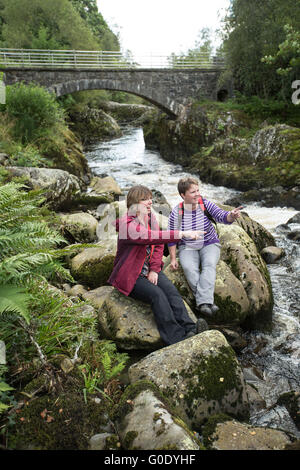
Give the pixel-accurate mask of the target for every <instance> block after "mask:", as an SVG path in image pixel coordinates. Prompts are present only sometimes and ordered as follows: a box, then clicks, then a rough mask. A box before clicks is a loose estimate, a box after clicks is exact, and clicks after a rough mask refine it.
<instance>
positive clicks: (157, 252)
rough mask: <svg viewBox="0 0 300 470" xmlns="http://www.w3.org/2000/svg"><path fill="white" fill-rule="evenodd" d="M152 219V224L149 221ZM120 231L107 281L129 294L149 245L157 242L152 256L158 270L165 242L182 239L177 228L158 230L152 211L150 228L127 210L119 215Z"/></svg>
mask: <svg viewBox="0 0 300 470" xmlns="http://www.w3.org/2000/svg"><path fill="white" fill-rule="evenodd" d="M150 222H151V224H150ZM115 224H116V230H117V232H119V237H118V248H117V254H116V257H115V261H114V266H113V271H112V273H111V276H110V278H109V279H108V283H109V284H111V285H113V286H114V287H115V288H116V289H118V290H119V291H120V292H122V293H123V294H125V295H129V294H130V292H131V291H132V289H133V288H134V285H135V283H136V280H137V278H138V276H139V274H140V272H141V270H142V267H143V265H144V261H145V258H146V247H147V245H154V249H153V250H152V253H151V258H150V270H151V271H155V272H157V273H159V272H160V271H161V269H162V267H163V262H162V257H163V251H164V243H169V242H171V241H175V242H176V241H179V240H180V238H179V231H178V230H159V226H158V223H157V220H156V219H155V217H154V216H153V214H151V221H150V217H149V224H150V225H151V228H150V225H149V226H148V228H146V227H145V226H144V225H143V224H141V223H140V222H139V221H138V219H137V218H136V217H134V216H128V214H125V215H124V216H123V217H122V218H121V219H117V220H116V222H115Z"/></svg>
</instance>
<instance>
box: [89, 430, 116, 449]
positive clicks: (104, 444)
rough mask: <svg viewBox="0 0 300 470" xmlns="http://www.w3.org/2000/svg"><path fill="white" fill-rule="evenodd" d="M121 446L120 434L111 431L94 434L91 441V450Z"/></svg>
mask: <svg viewBox="0 0 300 470" xmlns="http://www.w3.org/2000/svg"><path fill="white" fill-rule="evenodd" d="M119 448H120V442H119V438H118V436H117V435H116V434H112V433H109V432H102V433H99V434H94V436H92V437H91V438H90V441H89V450H115V449H119Z"/></svg>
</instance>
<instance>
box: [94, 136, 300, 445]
mask: <svg viewBox="0 0 300 470" xmlns="http://www.w3.org/2000/svg"><path fill="white" fill-rule="evenodd" d="M86 156H87V159H88V161H89V165H90V167H91V169H92V171H93V173H94V174H95V175H97V176H102V177H103V176H107V175H110V176H113V177H114V178H115V180H116V181H117V183H118V184H119V186H120V187H121V188H122V189H124V191H125V192H126V190H128V189H129V188H130V187H131V186H133V185H135V184H143V185H145V186H148V187H149V188H151V189H156V190H159V191H160V192H161V193H162V194H163V195H164V196H165V197H166V199H167V200H168V202H169V203H170V205H171V206H172V207H173V206H174V205H175V204H177V203H178V202H179V201H180V197H179V195H178V193H177V182H178V180H179V179H180V178H182V177H185V176H188V175H191V173H187V172H185V171H184V169H183V168H182V167H181V166H180V165H176V164H174V163H170V162H167V161H165V160H163V159H162V158H161V156H160V154H159V153H158V152H157V151H152V150H148V149H146V148H145V143H144V138H143V131H142V129H141V128H126V129H124V134H123V136H122V137H121V138H118V139H115V140H112V141H109V142H100V143H96V144H93V145H92V146H91V147H90V148H89V149H88V151H87V152H86ZM193 176H196V175H193ZM200 189H201V194H202V195H204V196H205V197H206V198H208V199H210V200H212V201H214V202H216V203H217V204H218V203H219V204H222V203H224V201H226V199H228V198H230V197H232V196H234V195H236V194H238V191H235V190H232V189H228V188H225V187H220V186H218V187H217V186H213V185H211V184H206V183H202V182H201V185H200ZM245 211H246V212H247V213H248V215H249V216H250V217H251V218H253V219H254V220H256V221H257V222H259V223H260V224H262V225H263V226H264V227H265V228H266V229H268V230H269V231H270V232H271V233H272V234H273V236H274V237H275V239H276V243H277V245H278V246H280V247H282V248H284V250H285V253H286V255H285V257H284V258H282V259H281V260H280V261H279V262H277V263H276V264H272V265H268V269H269V272H270V276H271V281H272V287H273V295H274V310H273V321H272V331H271V333H263V332H259V331H252V332H251V333H246V334H245V338H246V339H247V347H246V348H245V349H244V350H243V351H242V353H241V354H240V357H239V360H240V362H241V364H242V366H243V368H244V374H245V378H246V380H247V382H248V383H250V384H253V385H254V386H255V388H256V389H257V390H258V392H259V394H260V395H261V396H262V397H263V398H264V400H265V403H266V405H265V407H264V408H263V409H262V410H260V411H252V413H251V422H252V424H255V425H260V426H268V427H275V428H281V429H284V430H286V431H289V432H291V433H292V434H293V435H294V436H296V437H297V438H298V439H299V438H300V432H299V431H298V430H297V429H296V427H295V425H294V423H293V422H292V420H291V419H290V417H289V415H288V413H287V410H286V408H285V407H283V406H278V405H276V402H277V399H278V397H279V396H280V395H281V394H282V393H285V392H289V391H292V390H294V391H300V294H299V280H298V279H299V274H300V261H299V260H300V257H299V254H300V246H299V243H298V244H297V242H293V241H291V240H289V239H288V238H287V236H286V235H287V233H288V231H289V230H299V229H300V225H296V224H292V225H288V226H287V225H285V224H286V222H287V221H288V220H289V219H290V218H291V217H292V216H293V215H295V214H296V213H297V211H296V210H294V209H293V208H280V207H272V208H266V207H262V206H260V205H259V204H258V203H253V204H248V205H247V207H246V209H245Z"/></svg>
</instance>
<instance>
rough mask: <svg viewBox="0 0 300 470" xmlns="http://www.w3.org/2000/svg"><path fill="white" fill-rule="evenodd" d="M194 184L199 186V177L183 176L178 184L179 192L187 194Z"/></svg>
mask: <svg viewBox="0 0 300 470" xmlns="http://www.w3.org/2000/svg"><path fill="white" fill-rule="evenodd" d="M192 184H196V185H197V186H199V181H198V180H197V178H193V177H192V176H189V177H188V178H181V179H180V180H179V181H178V185H177V188H178V192H179V194H185V193H186V192H187V190H188V189H190V187H191V186H192Z"/></svg>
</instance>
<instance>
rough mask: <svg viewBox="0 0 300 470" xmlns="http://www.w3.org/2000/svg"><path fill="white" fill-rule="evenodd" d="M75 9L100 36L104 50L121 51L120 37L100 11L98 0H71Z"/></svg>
mask: <svg viewBox="0 0 300 470" xmlns="http://www.w3.org/2000/svg"><path fill="white" fill-rule="evenodd" d="M71 3H72V4H73V5H74V7H75V9H76V10H77V11H78V13H79V14H80V16H81V18H83V19H84V21H85V22H86V24H88V26H89V28H90V30H91V31H92V32H93V34H94V35H95V37H97V38H98V40H99V42H100V44H101V48H102V50H106V51H119V50H120V43H119V39H118V37H117V36H116V35H115V34H114V33H113V32H112V31H111V30H110V29H109V27H108V25H107V23H106V21H105V20H104V18H103V16H102V15H101V13H100V12H99V11H98V7H97V3H96V0H71Z"/></svg>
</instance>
